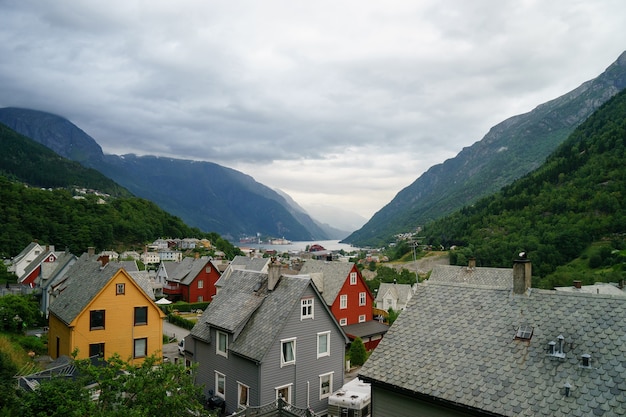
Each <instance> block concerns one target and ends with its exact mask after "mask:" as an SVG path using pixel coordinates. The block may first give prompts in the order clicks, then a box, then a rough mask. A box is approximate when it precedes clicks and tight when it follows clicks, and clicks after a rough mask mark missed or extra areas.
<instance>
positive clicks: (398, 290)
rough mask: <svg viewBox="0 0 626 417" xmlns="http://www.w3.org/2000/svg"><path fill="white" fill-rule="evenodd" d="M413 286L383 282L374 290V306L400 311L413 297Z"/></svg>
mask: <svg viewBox="0 0 626 417" xmlns="http://www.w3.org/2000/svg"><path fill="white" fill-rule="evenodd" d="M414 290H415V287H414V286H411V285H410V284H397V283H395V282H394V283H386V282H383V283H381V284H380V286H379V287H378V291H377V292H376V299H375V302H376V307H377V308H380V309H382V310H385V311H389V309H390V308H391V309H393V310H394V311H401V310H404V309H405V308H406V304H407V303H408V302H409V300H410V299H411V297H413V294H414Z"/></svg>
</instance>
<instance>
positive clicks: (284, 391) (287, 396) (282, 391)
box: [276, 384, 291, 404]
mask: <svg viewBox="0 0 626 417" xmlns="http://www.w3.org/2000/svg"><path fill="white" fill-rule="evenodd" d="M279 398H282V399H283V400H285V401H286V402H287V403H289V404H291V384H289V385H284V386H282V387H278V388H276V399H279Z"/></svg>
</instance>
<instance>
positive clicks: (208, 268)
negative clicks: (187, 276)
mask: <svg viewBox="0 0 626 417" xmlns="http://www.w3.org/2000/svg"><path fill="white" fill-rule="evenodd" d="M205 271H206V273H207V274H208V273H210V272H211V267H210V266H207V267H206V269H205Z"/></svg>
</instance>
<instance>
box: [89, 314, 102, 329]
mask: <svg viewBox="0 0 626 417" xmlns="http://www.w3.org/2000/svg"><path fill="white" fill-rule="evenodd" d="M101 329H104V310H91V311H90V312H89V330H101Z"/></svg>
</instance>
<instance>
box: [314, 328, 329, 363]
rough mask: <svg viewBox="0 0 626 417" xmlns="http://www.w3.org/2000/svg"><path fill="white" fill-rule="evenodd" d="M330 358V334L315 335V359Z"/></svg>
mask: <svg viewBox="0 0 626 417" xmlns="http://www.w3.org/2000/svg"><path fill="white" fill-rule="evenodd" d="M322 356H330V332H323V333H318V334H317V357H318V358H321V357H322Z"/></svg>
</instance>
